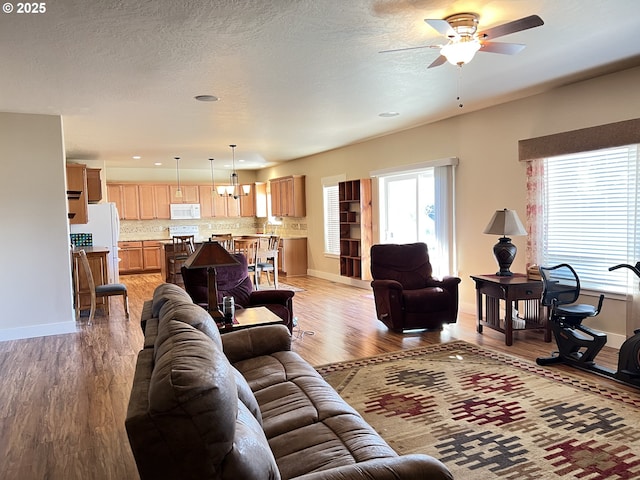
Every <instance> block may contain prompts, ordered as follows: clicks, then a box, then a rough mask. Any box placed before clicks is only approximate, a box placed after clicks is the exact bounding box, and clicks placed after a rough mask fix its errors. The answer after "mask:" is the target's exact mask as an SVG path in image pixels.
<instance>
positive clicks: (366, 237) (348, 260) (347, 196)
mask: <svg viewBox="0 0 640 480" xmlns="http://www.w3.org/2000/svg"><path fill="white" fill-rule="evenodd" d="M338 205H339V212H340V275H342V276H345V277H351V278H358V279H361V280H371V260H370V253H369V252H370V250H371V243H372V238H373V223H372V211H371V179H370V178H363V179H360V180H351V181H347V182H340V183H338Z"/></svg>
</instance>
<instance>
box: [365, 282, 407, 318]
mask: <svg viewBox="0 0 640 480" xmlns="http://www.w3.org/2000/svg"><path fill="white" fill-rule="evenodd" d="M371 287H372V289H373V298H374V300H375V303H376V314H377V316H378V320H381V321H382V322H384V324H385V325H387V326H388V327H389V328H391V329H392V330H402V326H403V325H402V318H403V308H404V302H403V298H402V292H403V291H404V288H403V287H402V284H401V283H400V282H397V281H395V280H373V281H372V282H371Z"/></svg>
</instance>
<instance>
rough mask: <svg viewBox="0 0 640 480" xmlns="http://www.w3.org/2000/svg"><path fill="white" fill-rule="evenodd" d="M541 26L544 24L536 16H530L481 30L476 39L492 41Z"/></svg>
mask: <svg viewBox="0 0 640 480" xmlns="http://www.w3.org/2000/svg"><path fill="white" fill-rule="evenodd" d="M541 25H544V22H543V21H542V19H541V18H540V17H539V16H538V15H530V16H528V17H524V18H521V19H519V20H514V21H513V22H508V23H503V24H502V25H497V26H495V27H492V28H488V29H486V30H483V31H482V32H478V38H479V39H480V40H482V39H484V38H489V39H491V40H493V39H494V38H498V37H502V36H504V35H509V34H510V33H516V32H521V31H522V30H528V29H530V28H534V27H539V26H541Z"/></svg>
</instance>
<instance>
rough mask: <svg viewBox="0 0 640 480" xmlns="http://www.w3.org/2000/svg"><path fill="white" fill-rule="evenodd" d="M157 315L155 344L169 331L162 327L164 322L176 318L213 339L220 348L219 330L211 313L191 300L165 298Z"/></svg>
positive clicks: (163, 338)
mask: <svg viewBox="0 0 640 480" xmlns="http://www.w3.org/2000/svg"><path fill="white" fill-rule="evenodd" d="M159 317H160V318H159V325H158V337H157V338H156V345H157V344H158V342H160V343H162V342H163V341H164V340H165V339H166V337H167V336H168V335H169V333H168V332H166V331H165V330H164V329H163V326H164V324H165V322H166V321H168V320H178V321H180V322H184V323H187V324H189V325H191V326H192V327H194V328H196V329H197V330H200V331H201V332H202V333H204V334H205V335H206V336H207V337H209V338H210V339H211V340H213V341H214V342H215V344H216V346H217V347H218V348H220V349H222V340H221V339H220V330H219V329H218V326H217V325H216V322H214V321H213V318H211V315H209V313H207V311H206V310H204V309H202V308H201V307H199V306H197V305H195V304H194V303H192V302H191V301H189V302H185V301H184V300H182V299H176V298H174V299H170V300H167V301H165V302H164V303H163V304H162V308H160V315H159Z"/></svg>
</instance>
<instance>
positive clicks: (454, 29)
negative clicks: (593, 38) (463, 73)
mask: <svg viewBox="0 0 640 480" xmlns="http://www.w3.org/2000/svg"><path fill="white" fill-rule="evenodd" d="M424 21H425V22H426V23H427V25H429V26H431V27H432V28H434V29H435V30H436V31H438V33H440V34H441V35H444V36H445V37H447V38H448V39H449V41H448V42H447V43H446V44H445V45H423V46H420V47H409V48H398V49H394V50H384V51H383V52H381V53H386V52H399V51H403V50H414V49H418V48H439V49H440V56H439V57H438V58H436V59H435V60H434V61H433V62H432V63H431V65H429V67H428V68H433V67H438V66H440V65H442V64H444V63H445V62H447V61H448V62H449V63H451V64H453V65H458V66H460V67H461V66H462V65H464V64H467V63H469V62H470V61H471V60H472V59H473V57H474V55H475V54H476V52H478V51H481V52H490V53H502V54H506V55H514V54H516V53H518V52H519V51H520V50H522V49H523V48H524V47H525V45H524V44H522V43H504V42H493V41H492V40H493V39H494V38H498V37H502V36H504V35H509V34H511V33H516V32H520V31H522V30H528V29H530V28H534V27H539V26H541V25H544V22H543V21H542V19H541V18H540V17H539V16H538V15H530V16H528V17H524V18H521V19H519V20H514V21H512V22H508V23H504V24H502V25H497V26H495V27H491V28H488V29H486V30H482V31H480V32H478V15H477V14H475V13H456V14H454V15H449V16H448V17H446V18H444V19H443V20H439V19H437V20H436V19H430V18H425V20H424Z"/></svg>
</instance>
